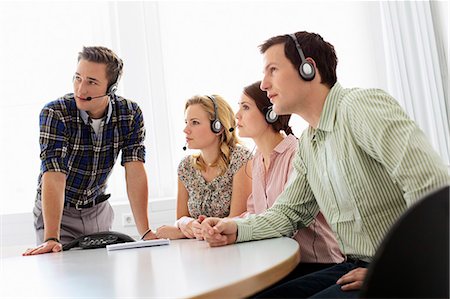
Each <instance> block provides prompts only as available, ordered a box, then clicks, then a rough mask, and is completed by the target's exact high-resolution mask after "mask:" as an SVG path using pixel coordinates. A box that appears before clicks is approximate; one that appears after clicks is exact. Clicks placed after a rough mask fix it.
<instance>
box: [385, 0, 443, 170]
mask: <svg viewBox="0 0 450 299" xmlns="http://www.w3.org/2000/svg"><path fill="white" fill-rule="evenodd" d="M380 6H381V16H382V20H381V21H382V30H383V39H384V51H385V55H386V63H387V65H386V70H387V74H386V75H387V81H388V88H389V92H390V93H391V94H392V95H393V96H394V97H395V98H396V99H397V100H398V101H399V103H400V104H401V105H402V106H403V107H404V108H405V109H406V112H407V113H408V114H409V116H410V117H412V118H413V119H414V120H415V121H416V122H417V124H418V125H419V127H420V128H421V129H422V130H423V131H424V132H425V134H426V135H427V136H428V138H429V140H430V142H431V144H432V145H433V147H434V148H435V149H436V150H437V151H438V153H439V154H440V156H441V157H442V159H443V160H444V162H445V163H446V164H447V165H450V162H449V161H450V140H449V139H450V137H449V136H450V134H449V128H450V125H449V119H450V118H449V109H450V107H449V106H450V105H449V103H448V90H447V88H448V82H447V80H448V69H447V58H446V57H445V53H446V52H445V51H442V48H444V47H446V46H447V45H445V44H444V43H443V42H442V38H441V37H440V36H439V34H436V32H439V30H436V29H438V28H435V27H434V26H435V24H433V17H434V16H433V14H432V10H431V8H430V2H428V1H420V2H419V1H382V2H380Z"/></svg>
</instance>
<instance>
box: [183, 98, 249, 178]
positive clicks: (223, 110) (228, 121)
mask: <svg viewBox="0 0 450 299" xmlns="http://www.w3.org/2000/svg"><path fill="white" fill-rule="evenodd" d="M213 97H214V99H215V103H216V106H217V115H214V104H213V100H212V99H210V98H209V97H207V96H199V95H197V96H193V97H192V98H190V99H189V100H187V101H186V104H185V106H184V111H186V109H187V108H188V107H189V106H192V105H197V104H198V105H200V106H201V107H202V109H203V110H204V111H205V112H206V113H208V118H209V120H210V121H211V122H212V121H213V120H214V116H215V117H216V118H217V119H218V120H219V121H220V123H221V124H222V130H221V132H220V133H219V134H220V139H219V144H220V145H219V157H218V159H217V161H216V162H215V164H216V165H217V166H218V167H219V175H223V174H224V173H225V172H226V171H227V169H228V165H229V163H230V156H231V149H232V148H235V147H236V145H237V144H239V143H240V142H239V140H238V138H237V136H236V131H235V130H232V132H230V128H235V127H236V118H235V115H234V112H233V109H232V108H231V106H230V105H229V104H228V103H227V102H226V101H225V100H224V99H223V98H222V97H221V96H219V95H213ZM191 157H192V158H191V163H192V165H193V166H194V168H196V169H199V170H201V171H205V170H206V164H205V162H204V161H203V160H202V159H200V153H197V154H193V155H192V156H191Z"/></svg>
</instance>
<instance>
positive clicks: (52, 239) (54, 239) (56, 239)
mask: <svg viewBox="0 0 450 299" xmlns="http://www.w3.org/2000/svg"><path fill="white" fill-rule="evenodd" d="M48 241H55V242H58V243H60V244H61V242H60V241H59V239H58V238H47V239H45V241H44V243H45V242H48Z"/></svg>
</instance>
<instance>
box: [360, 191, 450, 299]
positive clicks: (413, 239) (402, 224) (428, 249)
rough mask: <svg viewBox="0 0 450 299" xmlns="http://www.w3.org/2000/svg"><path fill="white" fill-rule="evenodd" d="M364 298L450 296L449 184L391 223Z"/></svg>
mask: <svg viewBox="0 0 450 299" xmlns="http://www.w3.org/2000/svg"><path fill="white" fill-rule="evenodd" d="M361 297H362V298H449V187H448V186H447V187H444V188H441V189H439V190H437V191H435V192H432V193H430V194H428V195H427V196H425V197H424V198H423V199H421V200H420V201H418V202H417V203H416V204H414V205H413V206H412V207H411V208H410V209H408V210H407V211H406V212H405V214H404V215H402V216H401V217H400V219H399V220H398V221H397V222H396V223H395V224H394V225H393V226H392V228H391V229H390V231H389V232H388V234H387V235H386V237H385V239H384V240H383V242H382V243H381V245H380V247H379V248H378V250H377V252H376V254H375V256H374V259H373V261H372V263H371V264H370V266H369V269H368V272H367V276H366V279H365V281H364V284H363V287H362V289H361Z"/></svg>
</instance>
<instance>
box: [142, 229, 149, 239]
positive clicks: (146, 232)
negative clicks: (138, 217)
mask: <svg viewBox="0 0 450 299" xmlns="http://www.w3.org/2000/svg"><path fill="white" fill-rule="evenodd" d="M151 231H152V229H151V228H149V229H147V230H146V231H145V233H144V234H143V235H142V237H141V240H144V238H145V236H146V235H147V234H148V233H149V232H151Z"/></svg>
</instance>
